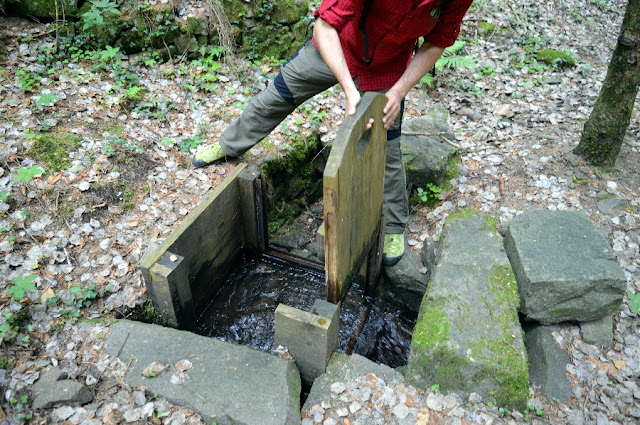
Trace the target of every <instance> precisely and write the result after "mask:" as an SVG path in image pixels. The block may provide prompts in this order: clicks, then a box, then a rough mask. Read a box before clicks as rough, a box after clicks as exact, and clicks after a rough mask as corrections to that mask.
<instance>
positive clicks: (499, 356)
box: [471, 266, 529, 408]
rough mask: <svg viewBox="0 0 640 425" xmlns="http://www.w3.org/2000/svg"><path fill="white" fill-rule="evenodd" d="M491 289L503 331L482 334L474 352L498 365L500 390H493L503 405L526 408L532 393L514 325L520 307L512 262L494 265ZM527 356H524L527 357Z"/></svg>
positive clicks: (495, 373)
mask: <svg viewBox="0 0 640 425" xmlns="http://www.w3.org/2000/svg"><path fill="white" fill-rule="evenodd" d="M489 292H490V293H491V294H492V295H493V297H494V300H495V303H496V304H497V305H498V306H499V308H498V309H496V312H497V313H499V315H498V316H497V320H498V323H499V324H500V335H498V336H497V337H495V338H481V339H480V340H479V341H478V342H477V343H476V344H472V345H471V355H472V356H473V357H476V358H483V359H486V360H487V362H486V364H488V365H494V367H493V369H492V370H490V371H489V372H490V374H491V376H493V378H494V379H495V380H496V382H497V383H498V385H499V389H500V391H499V392H498V391H496V392H495V393H494V394H491V395H492V396H493V397H495V398H496V401H497V402H498V404H499V405H501V406H511V407H516V408H523V407H524V406H525V404H526V401H527V398H528V396H529V370H528V363H527V358H526V351H525V350H524V348H523V347H517V346H516V345H515V343H516V342H517V340H515V337H514V336H513V332H512V330H511V325H512V324H514V323H519V322H518V316H517V311H518V308H519V307H520V298H519V296H518V291H517V284H516V279H515V276H514V274H513V271H512V269H511V266H493V267H492V268H491V270H490V272H489ZM523 356H524V358H523Z"/></svg>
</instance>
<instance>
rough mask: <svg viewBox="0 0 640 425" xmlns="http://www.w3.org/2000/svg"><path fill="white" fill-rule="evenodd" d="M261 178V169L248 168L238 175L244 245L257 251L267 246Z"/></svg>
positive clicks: (261, 250)
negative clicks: (252, 169)
mask: <svg viewBox="0 0 640 425" xmlns="http://www.w3.org/2000/svg"><path fill="white" fill-rule="evenodd" d="M260 178H261V174H260V172H259V171H251V170H248V169H247V170H244V171H243V172H242V173H241V174H240V175H239V176H238V184H239V190H240V211H241V212H242V237H243V247H244V248H248V249H249V250H251V251H255V252H263V251H264V250H265V249H266V248H267V246H266V242H267V238H266V230H265V226H264V222H265V220H264V208H263V192H262V183H261V180H260Z"/></svg>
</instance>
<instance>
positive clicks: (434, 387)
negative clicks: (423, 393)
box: [431, 384, 440, 393]
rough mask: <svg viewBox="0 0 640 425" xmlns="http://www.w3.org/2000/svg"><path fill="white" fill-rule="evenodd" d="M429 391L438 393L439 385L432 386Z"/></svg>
mask: <svg viewBox="0 0 640 425" xmlns="http://www.w3.org/2000/svg"><path fill="white" fill-rule="evenodd" d="M431 391H433V392H434V393H437V392H438V391H440V385H439V384H433V385H432V386H431Z"/></svg>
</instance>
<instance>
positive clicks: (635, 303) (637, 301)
mask: <svg viewBox="0 0 640 425" xmlns="http://www.w3.org/2000/svg"><path fill="white" fill-rule="evenodd" d="M627 296H628V297H629V301H630V303H629V307H630V308H631V312H632V313H633V314H634V315H636V316H637V315H638V312H640V292H638V293H637V294H634V293H633V292H631V289H627Z"/></svg>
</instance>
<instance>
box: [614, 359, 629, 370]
mask: <svg viewBox="0 0 640 425" xmlns="http://www.w3.org/2000/svg"><path fill="white" fill-rule="evenodd" d="M613 365H614V366H615V367H616V369H618V370H620V369H622V368H623V367H625V366H626V365H627V362H625V361H624V360H614V361H613Z"/></svg>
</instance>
